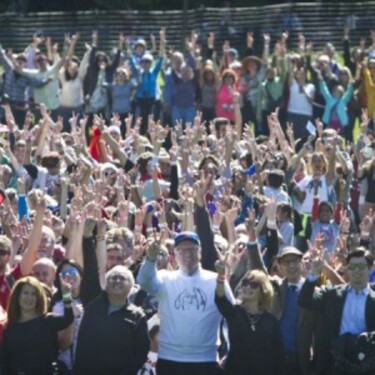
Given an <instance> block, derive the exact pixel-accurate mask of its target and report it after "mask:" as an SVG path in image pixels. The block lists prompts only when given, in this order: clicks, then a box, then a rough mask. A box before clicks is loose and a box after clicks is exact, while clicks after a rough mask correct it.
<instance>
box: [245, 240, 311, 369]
mask: <svg viewBox="0 0 375 375" xmlns="http://www.w3.org/2000/svg"><path fill="white" fill-rule="evenodd" d="M248 258H249V263H250V264H249V268H250V269H260V270H263V271H264V272H267V271H266V268H265V266H264V264H263V262H262V259H261V256H260V253H259V249H258V248H257V245H256V244H254V245H251V244H249V245H248ZM271 283H272V285H273V288H274V292H275V295H274V300H273V304H272V311H271V312H272V313H273V314H274V315H275V316H276V318H277V319H278V320H280V318H281V316H282V314H283V311H284V308H285V301H286V295H287V291H288V281H287V280H286V279H282V280H281V279H278V278H271ZM314 325H315V312H313V311H308V310H306V309H303V308H299V311H298V326H297V354H298V361H299V364H300V369H301V373H302V374H303V375H310V374H311V347H312V341H313V340H312V337H313V332H314Z"/></svg>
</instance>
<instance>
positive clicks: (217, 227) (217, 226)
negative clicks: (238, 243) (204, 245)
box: [212, 224, 220, 232]
mask: <svg viewBox="0 0 375 375" xmlns="http://www.w3.org/2000/svg"><path fill="white" fill-rule="evenodd" d="M212 230H213V231H214V232H218V231H219V230H220V227H219V225H216V224H213V225H212Z"/></svg>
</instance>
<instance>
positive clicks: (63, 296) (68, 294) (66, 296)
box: [62, 292, 72, 301]
mask: <svg viewBox="0 0 375 375" xmlns="http://www.w3.org/2000/svg"><path fill="white" fill-rule="evenodd" d="M62 298H63V301H65V300H69V301H71V300H72V293H70V292H66V293H63V295H62Z"/></svg>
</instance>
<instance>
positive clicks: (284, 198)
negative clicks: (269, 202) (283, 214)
mask: <svg viewBox="0 0 375 375" xmlns="http://www.w3.org/2000/svg"><path fill="white" fill-rule="evenodd" d="M263 191H264V195H265V196H266V197H267V198H271V199H275V200H276V202H277V203H290V200H289V195H288V194H287V193H286V192H285V191H284V190H283V189H281V188H280V189H274V188H271V187H269V186H265V187H264V188H263Z"/></svg>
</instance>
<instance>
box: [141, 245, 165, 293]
mask: <svg viewBox="0 0 375 375" xmlns="http://www.w3.org/2000/svg"><path fill="white" fill-rule="evenodd" d="M159 252H160V244H159V243H158V242H156V241H153V242H151V243H150V244H149V246H148V247H147V250H146V253H147V257H146V259H145V261H144V262H143V263H142V266H141V268H140V270H139V272H138V277H137V283H138V284H139V285H140V286H141V288H142V289H143V290H145V291H146V292H147V293H149V294H151V295H154V296H155V295H157V294H158V293H159V291H160V289H161V286H162V282H161V280H160V278H159V277H158V275H157V272H156V259H157V256H158V254H159Z"/></svg>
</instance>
